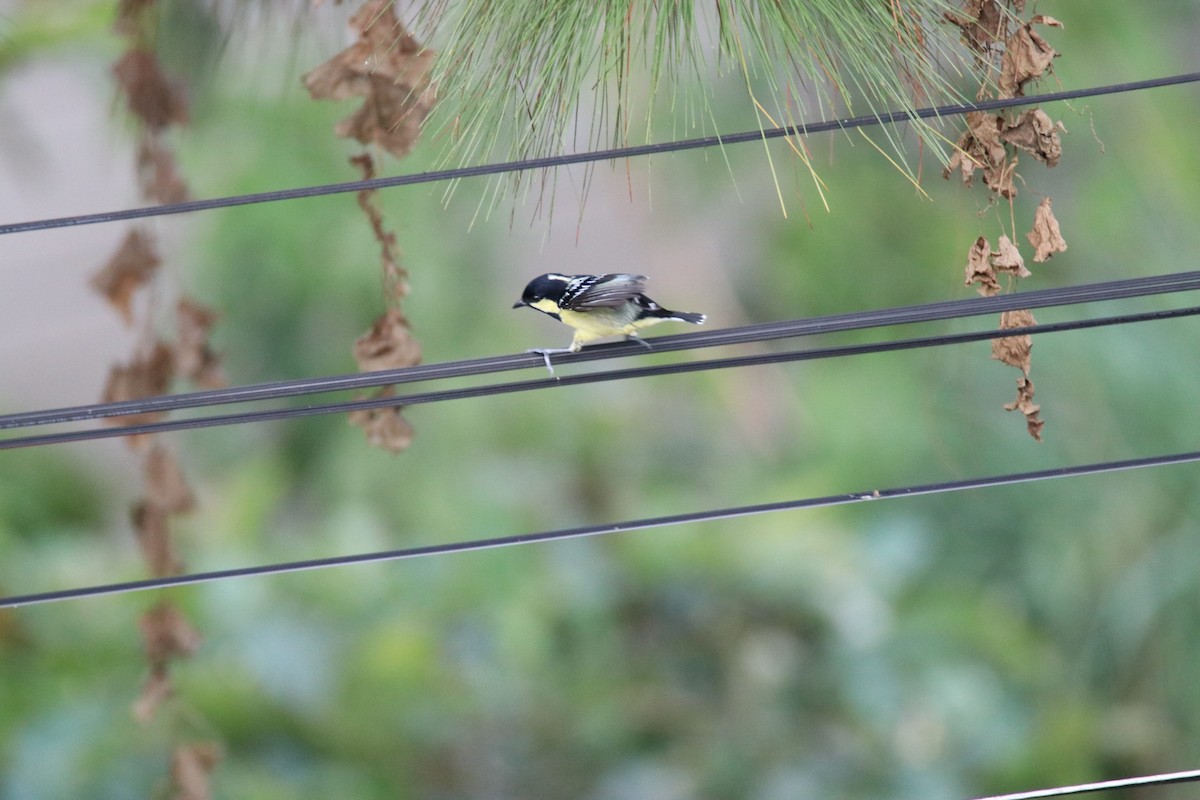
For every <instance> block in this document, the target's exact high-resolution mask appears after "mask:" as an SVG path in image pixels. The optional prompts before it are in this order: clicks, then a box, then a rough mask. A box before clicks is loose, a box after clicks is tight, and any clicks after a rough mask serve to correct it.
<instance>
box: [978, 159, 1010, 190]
mask: <svg viewBox="0 0 1200 800" xmlns="http://www.w3.org/2000/svg"><path fill="white" fill-rule="evenodd" d="M1016 174H1017V159H1016V158H1014V159H1013V160H1012V161H1006V162H1005V163H1003V164H1001V165H1000V166H998V167H985V168H984V170H983V182H984V183H985V184H987V187H988V188H989V189H991V190H992V191H993V192H995V193H996V194H998V195H1000V196H1001V197H1003V198H1004V199H1006V200H1011V199H1012V198H1014V197H1016V196H1017V187H1016V184H1014V183H1013V178H1014V177H1015V176H1016Z"/></svg>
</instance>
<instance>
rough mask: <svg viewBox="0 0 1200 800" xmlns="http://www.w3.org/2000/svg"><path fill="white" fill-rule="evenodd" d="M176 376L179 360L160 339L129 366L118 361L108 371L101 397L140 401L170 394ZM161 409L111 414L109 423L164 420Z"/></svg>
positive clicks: (112, 400) (127, 423)
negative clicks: (176, 361) (158, 410)
mask: <svg viewBox="0 0 1200 800" xmlns="http://www.w3.org/2000/svg"><path fill="white" fill-rule="evenodd" d="M174 376H175V359H174V356H173V354H172V350H171V348H170V347H168V346H167V345H166V344H164V343H163V342H156V343H155V345H154V347H153V348H151V349H150V351H149V352H148V353H144V354H142V355H139V356H136V357H135V358H134V360H133V361H132V362H130V363H129V364H128V365H121V364H115V365H113V366H112V367H110V368H109V370H108V380H107V381H106V382H105V384H104V394H103V397H102V398H101V399H102V400H103V402H105V403H116V402H118V401H121V400H138V399H140V398H143V397H157V396H158V395H162V394H166V392H167V388H168V387H169V386H170V385H171V379H172V378H173V377H174ZM161 417H162V414H161V413H160V412H149V413H145V414H128V415H126V416H123V417H108V418H107V419H105V422H106V423H107V424H109V425H141V424H143V423H147V422H154V421H155V420H157V419H160V418H161Z"/></svg>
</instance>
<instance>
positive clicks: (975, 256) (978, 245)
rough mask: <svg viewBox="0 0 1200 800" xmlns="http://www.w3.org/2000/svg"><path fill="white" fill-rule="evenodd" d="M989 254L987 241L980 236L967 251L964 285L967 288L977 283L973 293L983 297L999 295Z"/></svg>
mask: <svg viewBox="0 0 1200 800" xmlns="http://www.w3.org/2000/svg"><path fill="white" fill-rule="evenodd" d="M991 252H992V251H991V248H990V247H988V240H987V239H985V238H983V237H982V236H980V237H979V238H978V239H976V240H975V244H973V245H971V249H970V250H968V251H967V279H966V281H964V283H965V284H966V285H967V286H970V285H971V284H973V283H978V284H979V285H978V286H976V287H975V291H977V292H979V293H980V294H981V295H983V296H984V297H991V296H992V295H994V294H999V293H1000V284H999V282H997V281H996V271H995V269H994V268H993V267H992V262H991V258H990V256H991Z"/></svg>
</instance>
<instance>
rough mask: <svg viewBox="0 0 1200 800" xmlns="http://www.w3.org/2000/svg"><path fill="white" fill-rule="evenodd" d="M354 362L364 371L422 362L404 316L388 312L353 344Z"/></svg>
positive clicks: (395, 311) (396, 367) (393, 311)
mask: <svg viewBox="0 0 1200 800" xmlns="http://www.w3.org/2000/svg"><path fill="white" fill-rule="evenodd" d="M354 360H355V361H356V362H358V368H359V369H360V370H362V371H363V372H374V371H376V370H381V369H399V368H401V367H411V366H413V365H414V364H417V363H419V362H420V360H421V345H420V344H418V343H417V340H416V339H414V338H413V336H412V332H411V331H410V330H409V327H408V320H407V319H405V317H404V315H403V314H401V313H400V312H399V311H397V310H396V309H388V310H387V311H385V312H384V313H383V314H381V315H380V316H379V317H378V318H377V319H376V320H375V323H374V324H373V325H372V326H371V330H369V331H367V332H366V333H365V334H363V335H362V336H360V337H359V338H358V340H357V341H355V342H354Z"/></svg>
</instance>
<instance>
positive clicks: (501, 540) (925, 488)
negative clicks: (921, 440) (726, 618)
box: [0, 451, 1200, 608]
mask: <svg viewBox="0 0 1200 800" xmlns="http://www.w3.org/2000/svg"><path fill="white" fill-rule="evenodd" d="M1197 461H1200V451H1193V452H1188V453H1173V454H1170V455H1159V456H1152V457H1148V458H1131V459H1125V460H1120V461H1105V462H1097V463H1092V464H1079V465H1075V466H1070V467H1058V468H1055V469H1042V470H1032V471H1028V472H1013V473H1009V474H1007V475H994V476H989V477H982V478H968V479H963V480H956V481H944V482H940V483H927V484H920V485H915V486H902V487H899V488H893V489H867V490H866V491H859V492H851V493H849V494H835V495H827V496H825V497H809V498H804V499H800V500H784V501H781V502H775V503H758V504H754V505H743V506H732V507H729V508H719V509H713V510H710V511H691V512H687V513H684V514H670V515H667V516H661V517H646V518H644V519H635V520H628V521H625V522H611V523H606V524H600V525H582V526H579V527H575V528H559V529H557V530H551V531H543V532H541V533H522V534H514V535H510V536H495V537H490V538H485V539H470V540H467V541H460V542H446V543H444V544H430V545H418V546H416V547H403V548H398V549H395V550H381V551H377V552H373V553H357V554H353V555H341V556H329V557H326V558H313V559H306V560H303V561H285V562H279V563H273V564H262V565H259V566H253V567H235V568H233V569H220V570H212V571H208V572H193V573H189V574H186V575H169V576H164V577H158V578H143V579H141V580H133V581H122V582H117V583H105V584H97V585H94V586H81V587H76V588H72V589H57V590H53V591H48V592H34V593H30V594H18V595H8V596H6V597H0V608H11V607H15V606H28V605H37V604H40V603H50V602H54V601H57V600H76V599H80V598H84V597H99V596H102V595H112V594H125V593H127V592H137V591H143V590H146V589H165V588H169V587H174V586H190V585H193V584H198V583H211V582H213V581H222V580H228V579H230V578H247V577H261V576H263V575H279V574H283V573H289V572H302V571H305V570H312V569H327V568H329V567H344V566H349V565H351V564H371V563H378V562H382V561H401V560H406V559H412V558H418V557H421V556H440V555H448V554H450V553H468V552H474V551H478V550H491V549H495V548H499V547H511V546H513V545H520V544H534V543H538V542H551V541H562V540H565V539H578V538H581V537H584V536H599V535H604V534H611V533H623V532H627V531H638V530H648V529H653V528H663V527H667V526H672V525H684V524H689V523H696V522H712V521H716V520H726V519H735V518H738V517H751V516H757V515H759V514H769V513H773V512H778V511H795V510H799V509H804V508H824V507H828V506H841V505H849V504H851V503H864V502H871V501H874V500H891V499H894V498H898V497H918V496H922V495H933V494H944V493H947V492H961V491H964V490H967V489H983V488H989V487H994V486H1011V485H1015V484H1020V483H1033V482H1036V481H1044V480H1051V479H1053V478H1068V477H1079V476H1083V475H1099V474H1102V473H1107V472H1124V471H1127V470H1132V469H1140V468H1143V467H1161V466H1168V465H1174V464H1187V463H1194V462H1197Z"/></svg>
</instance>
